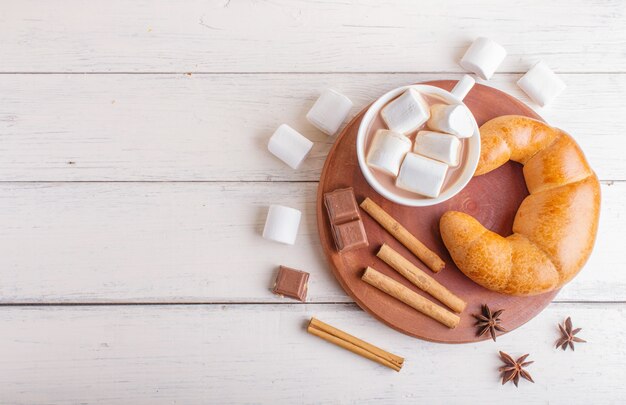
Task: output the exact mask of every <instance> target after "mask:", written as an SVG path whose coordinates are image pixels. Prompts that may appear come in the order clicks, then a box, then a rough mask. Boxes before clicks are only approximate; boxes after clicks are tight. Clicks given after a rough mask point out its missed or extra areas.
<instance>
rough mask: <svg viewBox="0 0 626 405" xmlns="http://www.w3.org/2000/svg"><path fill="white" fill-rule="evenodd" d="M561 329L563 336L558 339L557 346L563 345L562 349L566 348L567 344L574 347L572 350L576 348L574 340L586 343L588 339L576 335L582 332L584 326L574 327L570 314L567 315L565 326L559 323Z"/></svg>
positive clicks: (571, 347)
mask: <svg viewBox="0 0 626 405" xmlns="http://www.w3.org/2000/svg"><path fill="white" fill-rule="evenodd" d="M559 330H560V331H561V338H560V339H559V340H557V342H556V347H557V348H558V347H559V346H560V347H561V349H563V350H565V349H567V346H569V347H570V349H572V351H573V350H574V342H578V343H586V342H587V341H586V340H583V339H581V338H579V337H577V336H574V335H576V334H577V333H578V332H580V331H581V330H582V328H576V329H572V318H570V317H569V316H568V317H567V319H566V320H565V326H563V325H561V324H559Z"/></svg>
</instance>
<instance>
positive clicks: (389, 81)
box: [0, 25, 626, 181]
mask: <svg viewBox="0 0 626 405" xmlns="http://www.w3.org/2000/svg"><path fill="white" fill-rule="evenodd" d="M0 27H1V25H0ZM519 76H520V75H496V77H495V78H494V79H492V80H491V81H490V82H489V85H490V86H494V87H496V88H498V89H501V90H503V91H505V92H508V93H510V94H512V95H514V96H515V97H518V98H520V99H521V100H522V101H528V98H527V97H526V96H525V95H524V94H523V93H522V92H521V90H520V89H519V88H518V87H517V86H516V84H515V81H516V80H517V78H519ZM459 77H460V76H459V75H450V74H305V75H300V74H295V75H254V74H253V75H228V74H224V75H222V74H219V75H195V74H194V75H191V76H187V75H184V74H180V75H0V106H1V108H0V134H1V135H0V136H1V138H0V139H1V140H2V150H1V151H0V181H11V180H14V181H15V180H17V181H67V180H70V181H76V180H79V181H109V180H119V181H128V180H140V181H153V180H155V181H163V180H174V181H179V180H180V181H184V180H194V181H195V180H207V181H268V180H269V181H281V180H287V181H294V180H306V181H317V180H318V179H319V175H320V171H321V168H322V166H323V164H324V160H325V157H326V154H327V153H328V150H329V149H330V146H331V145H332V143H333V142H334V140H335V138H334V137H330V138H329V137H327V136H326V135H324V134H322V133H321V132H320V131H318V130H316V129H315V128H314V127H313V126H312V125H310V124H309V123H308V122H307V121H306V119H305V115H306V112H307V111H308V110H309V108H310V107H311V106H312V105H313V103H314V101H315V99H316V98H317V97H318V95H319V93H320V91H321V90H322V89H324V88H326V87H333V88H336V89H338V90H339V91H341V92H343V93H345V94H347V95H348V96H349V97H350V98H351V99H352V100H353V101H354V103H355V107H354V108H353V112H352V113H353V114H356V113H357V112H358V111H359V110H360V109H361V108H363V107H364V106H365V105H367V104H368V103H370V102H372V100H374V99H375V98H376V97H378V96H379V95H381V94H382V93H384V92H386V91H387V90H390V89H392V88H395V87H398V86H400V85H405V84H409V83H413V82H418V81H425V80H435V79H454V78H457V79H458V78H459ZM561 77H562V78H563V79H564V80H565V82H566V83H567V84H568V86H569V87H568V89H567V90H566V91H565V92H564V93H563V94H562V95H561V96H560V97H559V98H558V99H557V100H556V101H555V103H554V104H553V105H552V106H551V107H550V108H548V109H543V110H539V112H540V114H541V115H542V116H543V117H544V118H545V119H546V120H547V121H548V122H549V123H550V124H551V125H553V126H557V127H562V128H563V129H565V130H567V131H569V132H570V133H571V134H572V136H573V137H574V138H575V139H576V140H577V141H578V142H579V143H580V145H581V146H582V148H583V150H584V151H585V153H586V155H587V157H588V158H589V160H590V163H591V165H592V167H593V168H594V169H595V170H596V172H597V173H598V176H599V177H600V179H601V180H626V166H625V165H624V164H623V153H622V151H623V150H624V149H626V137H624V136H623V134H624V133H626V115H625V114H623V95H624V94H626V75H622V74H620V75H605V74H600V75H597V74H576V75H561ZM282 123H288V124H289V125H291V126H293V127H294V128H295V129H297V130H299V131H301V132H302V133H303V134H304V135H305V136H307V137H308V138H310V139H311V140H313V141H314V142H315V145H314V147H313V150H312V153H311V155H310V156H309V158H308V159H307V160H306V161H305V162H304V163H303V165H302V166H301V168H300V169H299V170H292V169H290V168H289V167H287V166H286V165H285V164H284V163H282V162H281V161H279V160H278V159H276V158H275V157H274V156H272V155H271V154H270V153H268V152H267V151H266V147H267V141H268V139H269V137H270V136H271V134H272V132H273V131H274V130H275V129H276V128H277V127H278V125H280V124H282Z"/></svg>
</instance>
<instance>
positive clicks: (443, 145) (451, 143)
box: [413, 131, 461, 167]
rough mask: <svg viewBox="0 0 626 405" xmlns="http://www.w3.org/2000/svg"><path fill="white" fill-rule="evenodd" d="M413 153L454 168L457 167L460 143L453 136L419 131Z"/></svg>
mask: <svg viewBox="0 0 626 405" xmlns="http://www.w3.org/2000/svg"><path fill="white" fill-rule="evenodd" d="M413 152H415V153H417V154H420V155H422V156H426V157H429V158H431V159H435V160H438V161H440V162H443V163H445V164H447V165H449V166H453V167H454V166H458V165H459V155H460V152H461V141H460V140H459V138H457V137H456V136H454V135H449V134H442V133H441V132H432V131H419V132H418V133H417V136H416V137H415V145H414V147H413Z"/></svg>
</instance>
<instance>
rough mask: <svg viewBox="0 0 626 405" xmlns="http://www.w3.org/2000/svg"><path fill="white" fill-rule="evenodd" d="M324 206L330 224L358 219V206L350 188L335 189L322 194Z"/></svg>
mask: <svg viewBox="0 0 626 405" xmlns="http://www.w3.org/2000/svg"><path fill="white" fill-rule="evenodd" d="M324 205H326V211H327V212H328V218H330V223H331V224H342V223H344V222H347V221H351V220H354V219H358V218H360V216H359V206H358V205H357V203H356V199H355V198H354V191H353V190H352V187H350V188H342V189H337V190H335V191H331V192H329V193H326V194H324Z"/></svg>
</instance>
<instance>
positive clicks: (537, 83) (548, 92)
mask: <svg viewBox="0 0 626 405" xmlns="http://www.w3.org/2000/svg"><path fill="white" fill-rule="evenodd" d="M517 85H518V86H519V87H521V89H522V90H524V92H525V93H526V94H528V95H529V96H530V98H532V99H533V101H534V102H536V103H537V104H539V105H540V106H542V107H544V106H546V105H547V104H549V103H550V102H551V101H552V100H554V99H555V98H556V96H558V95H559V94H560V93H561V92H562V91H563V90H565V87H566V86H565V83H563V80H561V78H560V77H558V76H557V75H556V73H554V72H553V71H552V69H550V67H548V65H547V64H546V63H545V62H543V61H540V62H538V63H537V64H536V65H535V66H533V67H532V68H531V69H530V70H529V71H528V72H527V73H526V74H525V75H524V76H522V77H521V78H520V79H519V80H518V81H517Z"/></svg>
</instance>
